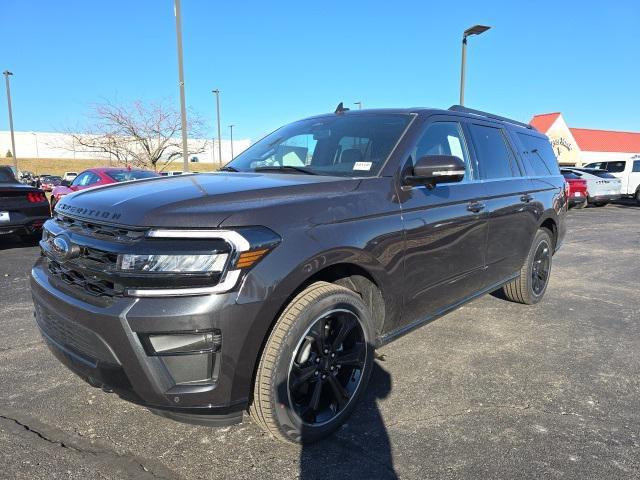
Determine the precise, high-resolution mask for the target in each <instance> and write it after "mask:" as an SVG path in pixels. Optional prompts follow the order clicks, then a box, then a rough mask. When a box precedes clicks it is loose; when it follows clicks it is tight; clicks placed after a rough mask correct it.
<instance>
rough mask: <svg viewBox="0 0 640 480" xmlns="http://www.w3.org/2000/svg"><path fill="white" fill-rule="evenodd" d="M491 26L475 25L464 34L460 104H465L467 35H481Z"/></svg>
mask: <svg viewBox="0 0 640 480" xmlns="http://www.w3.org/2000/svg"><path fill="white" fill-rule="evenodd" d="M490 28H491V27H487V26H485V25H474V26H473V27H471V28H467V29H466V30H465V31H464V33H463V35H462V66H461V67H460V105H464V80H465V78H464V76H465V68H466V63H467V37H469V36H471V35H480V34H481V33H483V32H486V31H487V30H489V29H490Z"/></svg>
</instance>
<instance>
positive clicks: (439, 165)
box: [404, 155, 466, 188]
mask: <svg viewBox="0 0 640 480" xmlns="http://www.w3.org/2000/svg"><path fill="white" fill-rule="evenodd" d="M465 173H466V166H465V164H464V162H463V161H462V160H461V159H460V158H458V157H456V156H455V155H425V156H424V157H420V158H419V159H418V161H417V162H416V163H415V165H414V166H413V175H407V176H405V177H404V183H405V185H426V186H427V187H429V188H433V187H434V186H435V185H436V184H438V183H450V182H460V181H461V180H462V179H463V178H464V175H465Z"/></svg>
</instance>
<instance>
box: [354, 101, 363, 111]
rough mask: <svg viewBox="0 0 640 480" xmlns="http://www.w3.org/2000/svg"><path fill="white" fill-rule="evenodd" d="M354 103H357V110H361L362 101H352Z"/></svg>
mask: <svg viewBox="0 0 640 480" xmlns="http://www.w3.org/2000/svg"><path fill="white" fill-rule="evenodd" d="M353 104H354V105H358V110H362V102H353Z"/></svg>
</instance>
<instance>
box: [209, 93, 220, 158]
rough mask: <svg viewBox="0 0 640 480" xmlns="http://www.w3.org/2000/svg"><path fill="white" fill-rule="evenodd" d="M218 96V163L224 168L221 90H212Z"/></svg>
mask: <svg viewBox="0 0 640 480" xmlns="http://www.w3.org/2000/svg"><path fill="white" fill-rule="evenodd" d="M211 91H212V92H213V93H214V94H215V95H216V114H217V121H218V162H219V163H220V166H222V137H221V133H220V90H219V89H217V88H216V89H215V90H211Z"/></svg>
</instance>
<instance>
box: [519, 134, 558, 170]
mask: <svg viewBox="0 0 640 480" xmlns="http://www.w3.org/2000/svg"><path fill="white" fill-rule="evenodd" d="M517 135H518V137H519V138H520V141H521V142H522V144H523V145H524V148H525V151H524V152H523V154H524V158H525V159H527V160H528V161H529V165H531V168H532V169H533V173H534V175H538V176H545V175H557V174H558V159H557V158H556V156H555V154H554V153H553V149H552V148H551V144H550V143H549V141H548V140H547V139H546V138H542V137H534V136H532V135H527V134H525V133H518V134H517Z"/></svg>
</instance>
